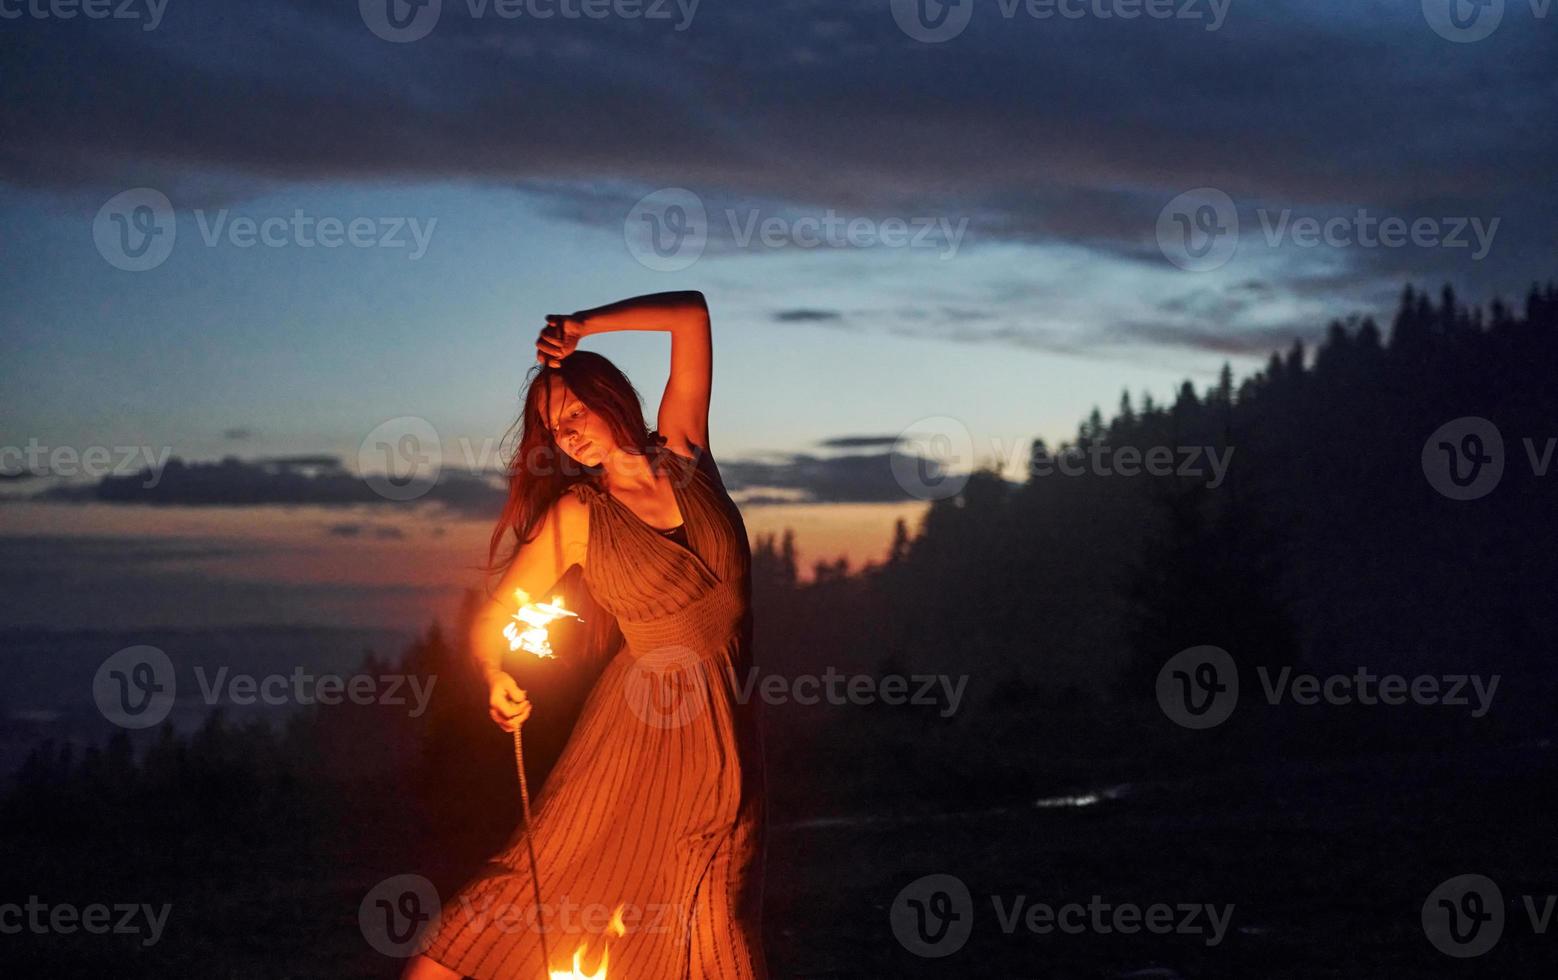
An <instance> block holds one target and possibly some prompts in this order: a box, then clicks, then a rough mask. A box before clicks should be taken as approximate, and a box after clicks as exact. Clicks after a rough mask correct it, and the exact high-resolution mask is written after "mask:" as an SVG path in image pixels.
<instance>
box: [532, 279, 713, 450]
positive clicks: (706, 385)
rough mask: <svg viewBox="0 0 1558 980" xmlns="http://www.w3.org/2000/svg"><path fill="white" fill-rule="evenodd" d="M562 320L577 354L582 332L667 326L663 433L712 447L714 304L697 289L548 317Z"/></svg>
mask: <svg viewBox="0 0 1558 980" xmlns="http://www.w3.org/2000/svg"><path fill="white" fill-rule="evenodd" d="M547 320H548V322H549V323H553V324H554V325H556V324H557V322H558V321H568V320H572V321H574V324H576V325H577V326H576V330H577V335H576V336H574V337H571V338H570V337H569V336H568V334H569V333H571V332H573V331H572V330H570V329H569V327H570V326H572V325H571V324H566V323H565V324H563V329H562V330H561V331H560V332H561V334H562V335H563V336H562V338H561V339H562V341H563V344H562V348H561V349H562V350H565V351H566V353H564V354H563V356H566V354H571V353H572V352H573V345H574V344H575V343H577V339H578V337H580V336H588V335H590V334H595V333H606V332H609V331H613V330H666V331H669V332H670V334H671V377H670V380H668V381H667V382H666V384H665V394H664V395H662V396H661V398H660V417H659V420H658V423H657V425H658V428H659V432H660V434H661V435H662V436H665V438H666V441H667V442H668V443H670V444H671V445H672V446H673V447H675V448H678V449H682V450H683V451H690V450H689V444H691V445H696V446H699V447H702V448H704V449H707V448H708V445H709V395H710V392H711V391H712V389H713V380H714V341H713V336H712V331H711V329H710V323H709V305H708V302H707V301H706V300H705V299H704V298H703V294H702V293H700V292H698V291H696V290H685V291H682V292H671V293H651V294H649V295H647V296H635V297H633V298H631V299H624V300H620V301H618V302H615V303H608V304H607V305H605V306H598V307H596V308H594V309H592V310H580V311H579V312H577V313H575V314H573V315H572V316H571V317H547Z"/></svg>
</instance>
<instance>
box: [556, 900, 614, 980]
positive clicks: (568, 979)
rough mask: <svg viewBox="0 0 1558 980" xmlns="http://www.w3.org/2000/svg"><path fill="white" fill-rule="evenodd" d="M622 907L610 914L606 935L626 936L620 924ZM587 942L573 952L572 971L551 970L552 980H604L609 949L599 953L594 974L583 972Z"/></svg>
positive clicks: (587, 947)
mask: <svg viewBox="0 0 1558 980" xmlns="http://www.w3.org/2000/svg"><path fill="white" fill-rule="evenodd" d="M622 909H623V906H621V905H618V906H617V908H616V911H614V912H612V913H611V922H610V923H609V924H608V925H607V926H606V935H608V936H617V937H620V936H624V935H626V934H627V931H628V930H627V926H625V925H623V924H622ZM589 945H590V944H589V943H588V942H582V943H580V944H579V945H578V947H577V948H576V949H574V951H573V969H572V970H553V971H552V980H606V966H607V963H608V962H609V960H610V958H611V950H610V949H602V950H601V951H600V963H599V964H597V965H596V967H595V972H594V973H585V972H584V954H585V953H586V952H587V951H588V949H589Z"/></svg>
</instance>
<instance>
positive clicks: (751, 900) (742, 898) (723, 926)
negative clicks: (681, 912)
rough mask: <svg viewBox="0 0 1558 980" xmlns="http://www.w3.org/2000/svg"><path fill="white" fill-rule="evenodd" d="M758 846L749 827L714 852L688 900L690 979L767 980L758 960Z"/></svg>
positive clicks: (763, 961) (755, 830) (754, 828)
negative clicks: (690, 929)
mask: <svg viewBox="0 0 1558 980" xmlns="http://www.w3.org/2000/svg"><path fill="white" fill-rule="evenodd" d="M763 857H764V855H763V846H762V834H761V830H760V827H759V825H758V824H757V823H756V822H755V821H746V822H743V823H741V824H738V825H737V826H736V827H735V828H734V830H733V832H732V833H731V834H730V835H729V836H728V837H726V838H725V840H724V842H723V843H721V844H720V846H719V848H718V849H717V850H716V851H715V852H714V858H713V860H712V861H710V862H709V867H708V870H707V871H706V872H705V873H704V876H703V880H702V881H700V882H699V883H698V891H697V894H696V896H695V897H694V899H693V914H692V943H691V947H692V949H691V951H692V975H693V976H695V977H710V978H713V977H718V978H719V980H768V961H767V958H766V957H765V956H764V954H763V864H764V862H763Z"/></svg>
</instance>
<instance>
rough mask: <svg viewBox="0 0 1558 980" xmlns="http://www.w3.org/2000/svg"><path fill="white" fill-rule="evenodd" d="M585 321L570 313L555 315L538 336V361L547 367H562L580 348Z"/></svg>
mask: <svg viewBox="0 0 1558 980" xmlns="http://www.w3.org/2000/svg"><path fill="white" fill-rule="evenodd" d="M582 336H584V321H583V320H581V319H579V318H578V317H577V316H574V315H572V314H568V313H553V314H552V315H551V316H549V317H547V318H546V326H545V327H543V328H542V329H541V333H540V334H538V335H537V336H536V360H537V361H539V362H540V363H542V364H545V365H546V366H547V367H554V368H555V367H561V366H562V363H563V358H565V357H567V356H568V355H569V354H572V353H573V352H574V351H575V350H577V349H578V347H579V338H580V337H582Z"/></svg>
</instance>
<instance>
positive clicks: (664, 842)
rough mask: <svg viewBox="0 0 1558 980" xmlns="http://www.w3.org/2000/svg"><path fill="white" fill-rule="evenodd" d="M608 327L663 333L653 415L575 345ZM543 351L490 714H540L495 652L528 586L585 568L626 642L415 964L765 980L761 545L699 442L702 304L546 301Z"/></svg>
mask: <svg viewBox="0 0 1558 980" xmlns="http://www.w3.org/2000/svg"><path fill="white" fill-rule="evenodd" d="M613 330H668V331H669V332H670V334H671V375H670V380H669V381H668V382H667V384H666V387H665V394H664V396H663V397H662V398H661V400H660V411H659V419H658V427H657V430H656V431H654V432H651V431H649V429H648V427H647V425H646V423H645V421H644V418H643V413H642V409H641V407H640V402H639V398H638V393H637V392H636V391H635V390H634V389H633V387H632V385H631V384H630V383H629V382H628V380H627V378H626V377H625V376H624V375H623V374H622V373H621V372H620V371H619V370H617V368H616V367H615V366H614V365H612V364H611V362H610V361H608V360H606V359H605V358H604V357H601V356H600V355H598V354H593V353H590V352H576V351H575V348H576V346H577V344H578V342H579V340H580V338H582V337H586V336H590V335H593V334H598V333H603V332H607V331H613ZM536 358H537V360H538V361H539V362H541V367H540V368H539V369H537V371H536V373H535V374H534V376H533V377H532V379H531V382H530V384H529V387H528V390H527V392H526V395H525V402H524V413H523V416H522V418H521V423H520V425H521V438H520V441H519V444H518V446H517V448H516V450H515V454H514V458H513V461H512V463H511V466H510V476H509V497H508V502H507V505H506V506H505V508H504V512H503V515H502V517H501V519H500V521H499V524H498V526H497V528H496V530H495V531H494V534H493V540H492V556H493V562H494V564H495V566H496V567H498V568H502V569H503V570H504V571H503V578H502V581H501V583H500V584H499V587H498V588H497V590H496V591H495V593H494V595H493V599H492V600H491V601H490V602H489V603H487V605H486V606H485V607H484V608H483V610H482V611H481V612H480V614H479V615H478V616H477V617H476V620H475V623H474V627H473V631H472V637H471V642H472V649H473V651H474V652H475V654H476V656H477V657H478V658H480V660H481V661H482V663H483V667H484V669H485V671H486V673H487V676H488V679H489V683H490V687H491V701H490V710H491V714H492V718H493V720H494V721H495V722H497V724H498V725H499V727H501V728H503V729H504V730H505V731H515V730H517V729H518V727H519V726H520V725H521V724H522V723H523V722H524V721H525V719H526V718H528V717H529V715H530V704H529V702H528V701H527V700H526V697H525V692H524V691H522V690H520V689H519V687H518V685H517V684H516V683H515V682H514V679H513V678H512V677H510V676H509V675H508V674H507V673H506V672H504V671H503V670H502V668H501V666H500V662H501V658H502V655H503V653H504V652H505V651H506V650H507V649H508V643H507V641H506V640H505V639H504V636H503V628H504V626H505V625H506V624H507V623H508V622H509V621H510V617H511V616H512V615H513V613H514V612H515V610H516V609H517V608H518V605H519V603H518V601H517V600H515V599H514V598H513V597H514V596H515V592H516V590H522V591H523V593H525V594H526V595H529V596H535V597H543V596H549V595H550V591H549V590H550V589H551V588H552V586H553V585H554V583H556V582H557V581H558V580H559V579H561V578H562V577H563V574H564V573H565V572H566V571H568V570H569V569H570V568H571V567H572V566H574V565H579V566H581V570H582V573H583V580H584V582H585V584H586V585H587V587H588V588H589V590H590V593H591V597H592V599H593V602H594V604H595V605H596V606H598V607H601V608H604V609H605V610H606V612H607V613H609V614H610V615H611V616H612V617H614V619H615V625H616V627H617V628H618V629H620V635H621V638H622V641H623V642H621V643H620V646H619V647H618V648H617V649H616V650H615V651H614V653H613V654H612V656H611V657H610V660H609V661H608V662H607V664H606V667H605V669H604V670H603V672H602V673H601V676H600V678H599V679H598V680H597V681H596V683H595V686H594V687H593V688H592V690H591V692H590V694H589V697H588V698H587V700H586V702H585V705H584V708H583V711H582V713H581V715H580V717H579V721H578V722H577V724H576V725H575V727H574V730H573V733H572V734H571V736H570V738H569V741H568V744H567V746H566V748H565V749H564V751H563V754H562V756H561V757H560V758H559V760H558V762H557V765H556V767H555V768H554V769H553V771H552V773H551V775H550V776H549V778H548V779H547V781H546V784H545V787H544V788H543V790H542V792H541V793H540V794H539V796H537V798H536V800H535V806H534V807H533V808H532V814H533V823H534V826H533V827H520V828H518V829H517V830H516V833H515V836H514V837H513V839H512V840H511V841H510V842H509V844H508V846H507V847H506V848H505V849H504V850H503V851H502V852H500V853H499V854H498V855H496V856H495V857H494V858H493V859H492V861H491V862H490V863H489V864H488V866H487V869H486V870H485V871H484V872H483V873H481V874H479V875H478V876H477V877H476V878H475V879H474V880H472V881H471V882H469V883H468V884H467V885H466V886H465V887H464V888H463V889H462V890H461V891H460V893H459V894H458V895H455V896H453V897H452V898H450V899H448V900H446V901H445V902H444V903H443V912H442V915H441V917H440V919H439V920H438V921H437V922H435V923H433V924H432V925H431V926H430V927H429V929H428V931H427V933H426V934H425V936H424V939H423V941H422V944H421V947H420V948H421V950H422V953H421V955H419V956H417V957H415V958H414V959H413V960H412V961H411V962H410V963H409V964H408V966H407V969H406V973H405V976H406V977H407V978H413V980H424V978H435V977H436V978H445V977H458V976H470V977H476V978H479V980H486V978H496V977H520V978H539V980H545V978H547V977H548V976H549V973H550V971H561V972H563V973H565V974H567V975H570V976H571V975H572V974H571V973H570V972H569V971H571V970H572V969H573V965H574V953H575V951H582V952H583V954H584V955H583V969H584V972H586V973H590V974H593V973H595V972H596V970H597V968H598V965H599V963H600V962H601V959H600V957H601V954H602V952H605V953H606V954H607V956H608V959H607V960H606V963H607V971H608V972H607V976H608V978H611V980H705V978H738V980H746V978H765V977H766V976H767V966H766V962H765V959H764V955H763V949H762V934H761V923H760V919H761V906H762V875H763V852H764V822H765V802H764V781H763V768H762V741H761V734H760V730H759V720H758V718H757V714H756V711H757V702H756V701H747V700H743V699H742V697H741V696H740V693H741V692H742V691H745V690H748V689H749V686H748V683H747V682H748V674H749V671H750V670H751V668H752V666H753V664H752V652H751V643H752V618H751V608H750V605H751V587H750V581H749V573H750V567H751V552H750V549H749V547H748V542H747V535H746V528H745V525H744V524H743V522H742V519H741V514H740V512H739V511H738V510H737V508H736V506H735V504H734V503H733V502H732V501H731V499H730V497H729V495H728V494H727V493H726V492H725V489H724V485H723V482H722V480H721V478H720V474H719V469H718V467H716V466H715V464H714V460H713V457H712V456H710V454H709V435H708V416H709V392H710V386H711V380H712V363H713V356H712V345H711V341H710V328H709V313H708V306H707V305H706V303H705V302H704V298H703V296H702V294H700V293H696V292H681V293H660V294H655V295H651V296H641V297H637V298H634V299H628V300H623V301H621V302H618V303H613V304H610V305H608V306H603V307H599V308H597V309H593V310H585V311H582V312H579V313H574V314H572V315H569V316H550V317H547V326H546V328H545V329H543V330H542V331H541V334H540V336H539V337H538V338H537V340H536ZM511 535H512V536H513V550H512V551H511V552H510V553H509V554H508V555H507V556H506V558H504V559H503V560H501V561H499V560H498V559H497V557H496V556H497V553H498V549H499V547H500V546H501V545H502V543H503V542H504V541H505V540H507V539H508V538H509V537H510V536H511ZM527 834H528V835H530V840H529V841H527V840H526V835H527ZM532 844H533V845H534V849H535V857H536V866H537V868H538V869H539V875H538V878H539V880H538V882H536V883H533V882H532V880H531V872H530V864H529V859H528V855H527V846H528V845H532ZM535 884H539V886H540V906H539V909H538V908H537V903H536V899H535V898H534V895H535V890H534V885H535ZM543 950H544V952H543ZM547 960H549V962H548V961H547Z"/></svg>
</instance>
